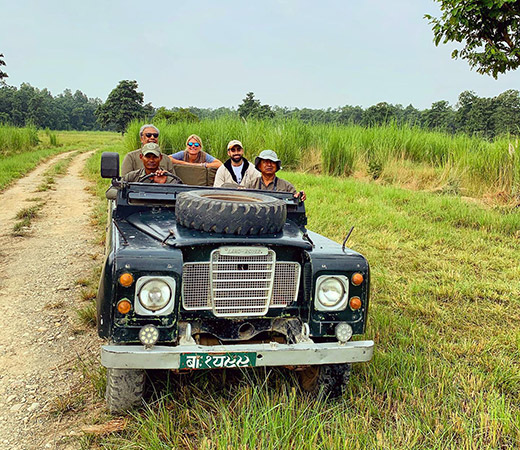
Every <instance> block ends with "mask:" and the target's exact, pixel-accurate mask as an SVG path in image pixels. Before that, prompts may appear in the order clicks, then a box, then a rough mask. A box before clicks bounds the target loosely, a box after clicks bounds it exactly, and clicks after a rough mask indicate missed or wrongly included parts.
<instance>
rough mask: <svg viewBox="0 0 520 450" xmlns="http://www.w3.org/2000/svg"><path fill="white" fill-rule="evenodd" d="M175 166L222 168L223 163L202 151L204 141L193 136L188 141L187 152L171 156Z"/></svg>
mask: <svg viewBox="0 0 520 450" xmlns="http://www.w3.org/2000/svg"><path fill="white" fill-rule="evenodd" d="M170 159H171V160H172V163H173V164H189V165H196V166H204V167H220V166H221V165H222V162H221V161H220V160H218V159H217V158H215V157H213V156H211V155H209V154H208V153H206V152H205V151H203V150H202V140H201V139H200V137H199V136H197V135H196V134H192V135H191V136H189V137H188V139H187V140H186V150H183V151H181V152H177V153H174V154H173V155H170Z"/></svg>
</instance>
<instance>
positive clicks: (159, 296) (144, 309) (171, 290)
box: [134, 276, 175, 316]
mask: <svg viewBox="0 0 520 450" xmlns="http://www.w3.org/2000/svg"><path fill="white" fill-rule="evenodd" d="M174 299H175V280H174V279H173V278H172V277H163V276H146V277H140V278H139V279H138V280H137V283H136V286H135V301H134V306H135V312H136V313H137V314H140V315H145V316H157V315H166V314H170V313H171V312H172V311H173V305H174V303H175V302H174Z"/></svg>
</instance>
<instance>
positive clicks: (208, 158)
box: [170, 150, 215, 163]
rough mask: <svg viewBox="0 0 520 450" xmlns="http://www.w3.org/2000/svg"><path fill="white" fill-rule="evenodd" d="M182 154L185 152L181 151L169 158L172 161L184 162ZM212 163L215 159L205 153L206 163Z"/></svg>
mask: <svg viewBox="0 0 520 450" xmlns="http://www.w3.org/2000/svg"><path fill="white" fill-rule="evenodd" d="M184 153H185V151H184V150H183V151H181V152H177V153H173V154H171V155H170V156H171V157H172V158H173V159H176V160H178V161H184ZM213 161H215V158H214V157H213V156H211V155H210V154H208V153H206V162H207V163H212V162H213Z"/></svg>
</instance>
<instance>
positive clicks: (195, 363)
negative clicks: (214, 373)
mask: <svg viewBox="0 0 520 450" xmlns="http://www.w3.org/2000/svg"><path fill="white" fill-rule="evenodd" d="M255 365H256V353H219V354H208V353H182V354H181V362H180V366H179V368H180V369H235V368H237V367H254V366H255Z"/></svg>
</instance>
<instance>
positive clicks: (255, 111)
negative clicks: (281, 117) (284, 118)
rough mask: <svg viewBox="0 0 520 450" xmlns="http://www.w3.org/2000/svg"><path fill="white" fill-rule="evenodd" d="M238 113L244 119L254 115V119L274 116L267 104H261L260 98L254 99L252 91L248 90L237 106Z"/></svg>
mask: <svg viewBox="0 0 520 450" xmlns="http://www.w3.org/2000/svg"><path fill="white" fill-rule="evenodd" d="M238 115H239V116H240V117H242V118H244V119H247V118H248V117H254V118H255V119H270V118H272V117H274V111H273V110H272V109H271V107H270V106H269V105H262V104H261V103H260V100H257V99H255V94H254V93H253V92H248V93H247V94H246V98H244V99H243V100H242V104H240V105H239V107H238Z"/></svg>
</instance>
